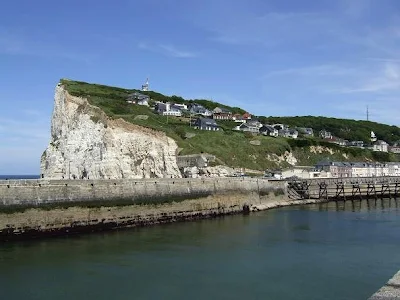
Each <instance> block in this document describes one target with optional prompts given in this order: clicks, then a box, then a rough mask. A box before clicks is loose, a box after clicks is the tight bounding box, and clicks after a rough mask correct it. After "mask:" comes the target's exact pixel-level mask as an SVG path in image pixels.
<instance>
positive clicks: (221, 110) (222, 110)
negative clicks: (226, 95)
mask: <svg viewBox="0 0 400 300" xmlns="http://www.w3.org/2000/svg"><path fill="white" fill-rule="evenodd" d="M221 113H224V114H232V112H231V111H230V110H229V109H226V108H223V107H216V108H214V109H213V114H221Z"/></svg>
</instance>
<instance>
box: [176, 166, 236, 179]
mask: <svg viewBox="0 0 400 300" xmlns="http://www.w3.org/2000/svg"><path fill="white" fill-rule="evenodd" d="M183 172H184V174H185V177H190V178H205V177H228V176H233V175H234V174H235V170H234V169H233V168H230V167H228V166H215V167H202V168H199V167H185V168H184V169H183Z"/></svg>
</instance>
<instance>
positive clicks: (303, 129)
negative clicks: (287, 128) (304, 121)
mask: <svg viewBox="0 0 400 300" xmlns="http://www.w3.org/2000/svg"><path fill="white" fill-rule="evenodd" d="M296 129H297V131H298V132H300V133H302V134H304V135H305V136H314V130H313V129H312V128H309V127H296Z"/></svg>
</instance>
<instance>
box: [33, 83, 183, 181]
mask: <svg viewBox="0 0 400 300" xmlns="http://www.w3.org/2000/svg"><path fill="white" fill-rule="evenodd" d="M54 100H55V102H54V111H53V117H52V121H51V140H50V144H49V146H48V148H47V149H46V151H45V152H44V153H43V155H42V158H41V174H42V176H43V177H44V178H66V179H67V178H71V179H72V178H82V177H83V178H89V179H99V178H107V179H108V178H112V179H113V178H152V177H154V178H155V177H158V178H162V177H167V178H171V177H173V178H175V177H181V174H180V172H179V169H178V166H177V164H176V151H177V145H176V143H175V141H174V140H173V139H171V138H169V137H167V136H166V135H165V134H164V133H162V132H158V131H154V130H152V129H148V128H145V127H141V126H137V125H134V124H131V123H128V122H126V121H124V120H122V119H118V120H113V119H110V118H108V117H107V116H106V114H105V113H104V112H103V111H102V110H101V109H99V108H97V107H94V106H91V105H90V104H89V103H88V101H87V100H86V99H84V98H80V97H74V96H71V95H70V94H68V92H67V91H66V90H65V89H64V88H63V86H62V85H61V84H59V85H58V86H57V87H56V91H55V99H54Z"/></svg>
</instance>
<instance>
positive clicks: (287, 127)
mask: <svg viewBox="0 0 400 300" xmlns="http://www.w3.org/2000/svg"><path fill="white" fill-rule="evenodd" d="M272 127H274V128H275V129H277V130H285V129H289V126H288V125H285V124H279V123H278V124H273V125H272Z"/></svg>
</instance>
